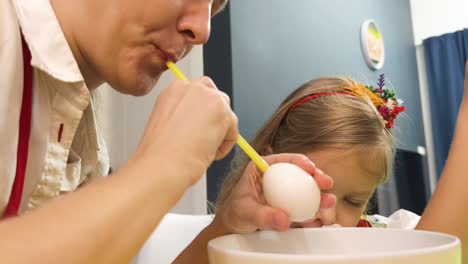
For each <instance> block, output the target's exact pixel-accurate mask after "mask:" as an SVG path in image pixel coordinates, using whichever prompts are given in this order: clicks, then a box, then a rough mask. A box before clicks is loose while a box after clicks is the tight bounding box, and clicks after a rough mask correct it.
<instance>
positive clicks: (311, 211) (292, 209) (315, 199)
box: [263, 163, 320, 222]
mask: <svg viewBox="0 0 468 264" xmlns="http://www.w3.org/2000/svg"><path fill="white" fill-rule="evenodd" d="M263 194H264V196H265V200H266V201H267V203H268V204H269V205H270V206H272V207H275V208H280V209H283V210H284V211H285V212H286V213H288V215H289V220H290V221H292V222H304V221H306V220H309V219H312V218H313V217H314V216H315V214H316V213H317V211H318V209H319V207H320V189H319V188H318V186H317V183H316V182H315V180H314V179H313V178H312V176H311V175H310V174H309V173H307V172H306V171H304V170H303V169H301V168H300V167H298V166H296V165H294V164H291V163H276V164H273V165H271V166H270V167H269V168H268V170H267V171H266V172H265V174H264V175H263Z"/></svg>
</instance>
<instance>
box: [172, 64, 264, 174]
mask: <svg viewBox="0 0 468 264" xmlns="http://www.w3.org/2000/svg"><path fill="white" fill-rule="evenodd" d="M166 66H167V67H168V68H169V70H171V71H172V73H174V75H175V76H176V77H177V78H178V79H181V80H188V78H187V76H185V75H184V73H182V72H181V71H180V69H179V68H178V67H177V65H175V64H174V63H173V62H172V61H168V62H166ZM237 145H238V146H239V147H240V148H241V149H242V150H243V151H244V152H245V154H247V156H249V158H250V159H251V160H252V161H253V162H254V163H255V164H256V165H257V167H258V168H259V169H260V170H261V171H262V172H265V171H266V170H267V169H268V163H266V161H265V160H264V159H262V157H261V156H260V155H259V154H258V153H257V152H256V151H255V149H253V148H252V146H250V144H249V143H248V142H247V140H245V139H244V138H243V137H242V136H241V135H240V134H239V137H238V138H237Z"/></svg>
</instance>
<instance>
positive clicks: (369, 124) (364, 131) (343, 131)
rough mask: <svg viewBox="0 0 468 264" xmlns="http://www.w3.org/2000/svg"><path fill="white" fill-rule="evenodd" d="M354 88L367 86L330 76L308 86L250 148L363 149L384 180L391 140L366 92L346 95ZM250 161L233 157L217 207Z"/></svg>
mask: <svg viewBox="0 0 468 264" xmlns="http://www.w3.org/2000/svg"><path fill="white" fill-rule="evenodd" d="M356 85H360V87H364V88H365V86H363V85H362V84H357V83H356V82H354V81H353V80H352V79H348V78H338V77H329V78H320V79H316V80H311V81H308V82H306V83H305V84H303V85H302V86H300V87H299V88H297V89H296V90H295V91H294V92H292V93H291V94H290V95H289V96H288V97H287V98H286V99H285V100H284V101H283V102H282V103H281V105H280V106H279V107H278V109H277V110H276V111H275V112H274V113H273V115H272V116H271V118H270V119H269V120H268V121H267V122H266V124H265V125H264V126H263V127H262V128H261V129H260V130H259V131H258V133H257V135H256V136H255V138H254V140H253V141H252V146H253V148H254V149H255V150H256V151H258V152H259V153H260V155H267V154H273V153H302V154H306V153H310V152H314V151H319V150H330V149H336V150H365V151H366V153H369V155H372V157H373V159H372V163H373V165H375V166H377V168H379V169H380V170H381V174H380V175H378V176H379V177H381V178H380V179H379V180H380V182H383V181H385V179H386V178H387V173H388V171H389V169H390V167H391V163H392V160H393V157H394V140H393V137H392V135H391V134H390V131H389V130H388V129H387V128H386V127H385V123H384V122H385V121H384V120H383V119H382V116H381V115H380V114H379V111H378V110H377V108H376V106H375V104H374V103H373V99H375V98H372V95H371V96H369V94H368V93H367V92H364V93H358V94H355V93H353V95H351V93H349V92H346V91H349V90H353V89H354V88H353V87H356ZM322 93H324V94H326V95H327V96H318V97H316V98H314V99H311V100H308V101H307V100H304V101H305V102H303V103H300V102H301V100H303V99H304V98H306V97H308V96H310V95H314V94H315V95H317V94H322ZM298 102H299V104H298ZM271 151H272V152H273V153H271ZM269 152H270V153H269ZM248 162H249V159H248V158H247V156H246V155H245V154H243V153H239V154H237V155H236V157H235V158H234V160H233V162H232V164H231V166H232V169H231V172H230V174H229V175H228V176H227V178H226V179H225V180H224V182H223V185H222V187H221V190H220V193H219V196H218V200H217V207H220V206H223V204H224V203H225V201H226V200H227V199H228V197H229V196H230V194H231V191H232V189H233V187H234V186H235V185H236V184H237V182H238V181H239V179H240V178H241V176H242V173H243V171H244V170H245V168H246V166H247V164H248ZM376 177H377V176H376Z"/></svg>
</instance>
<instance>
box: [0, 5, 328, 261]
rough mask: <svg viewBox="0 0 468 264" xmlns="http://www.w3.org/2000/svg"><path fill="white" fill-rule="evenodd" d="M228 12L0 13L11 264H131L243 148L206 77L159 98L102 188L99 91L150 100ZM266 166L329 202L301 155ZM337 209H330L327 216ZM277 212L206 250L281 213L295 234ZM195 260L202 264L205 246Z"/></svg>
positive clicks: (222, 225) (324, 182) (4, 210)
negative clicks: (165, 75) (293, 176)
mask: <svg viewBox="0 0 468 264" xmlns="http://www.w3.org/2000/svg"><path fill="white" fill-rule="evenodd" d="M224 4H225V1H223V0H215V1H211V0H197V1H193V0H178V1H165V0H156V1H151V2H148V1H143V0H138V1H134V0H119V1H111V0H101V1H95V0H80V1H74V2H73V5H71V4H70V2H69V1H64V0H51V1H48V0H36V1H27V0H2V1H0V20H1V21H0V27H1V28H0V64H1V65H2V70H3V69H5V70H4V71H2V78H0V86H1V87H2V90H1V93H2V94H1V95H0V98H1V99H0V100H2V101H1V104H0V105H1V106H2V108H0V124H1V127H2V137H1V140H2V142H1V143H2V144H1V146H0V148H1V150H0V151H1V154H3V155H2V157H5V158H7V159H6V160H2V161H1V162H0V169H1V171H0V175H1V178H0V212H1V215H3V216H4V217H5V218H7V220H4V221H2V222H0V256H1V258H2V263H13V262H14V263H33V262H37V260H38V259H39V260H40V262H43V263H128V262H129V260H130V259H131V258H132V256H133V255H135V254H136V252H137V250H138V248H139V247H140V246H141V245H142V244H143V242H144V241H145V240H146V238H147V237H148V236H149V234H150V233H151V232H152V230H153V229H154V228H155V227H156V225H157V224H158V222H159V220H160V219H161V217H162V216H163V215H164V214H165V213H166V212H167V211H168V210H169V209H170V208H171V207H172V206H173V205H174V204H175V202H176V201H177V200H178V199H179V198H180V197H181V195H182V194H183V192H184V191H185V190H186V189H187V188H188V187H189V186H191V185H192V184H193V183H195V182H196V181H197V180H198V179H199V177H201V175H203V173H204V171H205V170H206V169H207V167H208V166H209V165H210V164H211V162H212V161H213V160H215V159H219V158H222V157H224V156H225V155H226V153H228V152H229V150H230V149H231V148H232V147H233V145H234V143H235V141H236V138H237V135H238V132H237V118H236V116H235V115H234V113H233V112H232V110H231V109H230V107H229V98H227V96H226V95H224V94H223V93H221V92H219V91H218V90H217V89H216V86H215V85H214V84H213V82H212V81H211V80H210V79H209V78H206V77H203V78H200V79H198V80H195V81H176V82H173V83H172V84H171V85H170V86H169V87H168V88H166V89H165V90H164V91H163V92H162V93H161V95H160V96H159V98H158V100H157V102H156V104H155V107H154V110H153V113H152V115H151V117H150V120H149V121H148V124H147V127H146V130H145V133H144V135H143V137H142V139H141V142H140V145H139V146H138V148H137V150H136V151H135V153H134V154H133V155H132V156H131V157H130V159H129V161H128V162H127V163H126V164H124V165H123V166H122V168H121V169H120V170H119V171H117V172H116V173H115V174H113V176H112V177H109V178H106V179H103V178H102V176H104V175H105V174H106V173H107V169H108V162H107V155H106V151H105V147H104V144H103V143H102V137H101V136H100V133H99V130H98V129H97V127H96V125H95V122H94V111H93V107H92V100H91V96H90V93H91V92H92V91H93V90H95V89H96V88H97V87H98V86H99V85H100V84H101V83H103V82H107V83H109V84H110V85H111V86H112V87H113V88H114V89H116V90H117V91H119V92H121V93H125V94H131V95H144V94H146V93H148V92H149V91H150V90H151V88H152V87H153V86H154V85H155V84H156V82H157V81H158V79H159V76H160V75H161V73H162V72H163V71H164V70H166V67H165V60H166V58H170V59H171V60H173V61H177V60H178V59H180V58H182V57H183V56H185V55H186V54H187V53H188V52H189V51H190V49H191V47H192V46H193V45H198V44H203V43H205V42H206V41H207V39H208V37H209V33H210V30H209V29H210V18H211V16H212V15H214V14H215V13H216V12H218V11H219V10H221V9H222V7H223V6H224ZM23 73H24V74H23ZM268 160H269V161H270V162H278V161H286V162H287V161H290V162H294V163H296V164H298V165H300V166H302V167H304V168H305V169H307V170H308V171H309V172H310V173H311V174H314V176H315V177H316V178H317V181H318V182H319V185H320V187H322V189H325V188H329V187H331V185H332V182H331V179H330V178H328V177H327V176H325V175H323V174H320V173H317V172H316V171H315V167H314V166H313V164H312V163H311V162H310V161H309V160H308V159H307V158H305V157H304V156H301V155H280V156H273V157H270V158H269V159H268ZM253 173H257V172H256V171H246V175H247V174H248V175H250V174H253ZM91 182H94V183H93V184H89V186H86V187H84V188H82V189H80V190H79V191H77V192H75V193H70V194H67V195H64V196H63V197H60V198H56V197H57V196H59V195H60V194H64V193H67V192H72V191H75V190H76V189H77V188H78V187H79V186H83V185H84V184H88V183H91ZM328 197H329V199H328V204H327V199H324V203H323V204H324V205H325V206H327V205H328V206H332V204H333V198H331V197H332V196H328ZM243 204H244V205H246V206H248V207H249V208H252V207H253V208H255V206H257V207H258V206H261V205H260V204H259V203H258V202H256V201H250V200H249V201H246V202H244V203H243ZM36 207H39V208H38V209H35V210H31V209H33V208H36ZM269 209H270V211H269V212H268V213H266V214H264V215H258V214H253V213H254V211H252V214H245V215H238V214H233V217H232V219H231V220H233V221H237V222H226V221H221V222H217V223H216V224H213V225H212V226H211V227H210V228H209V229H208V230H207V231H206V232H204V233H203V235H205V237H203V236H201V237H200V238H199V239H198V240H197V241H200V244H206V241H205V238H206V237H213V236H216V235H218V234H220V233H226V232H232V231H234V230H235V229H236V227H238V226H242V225H245V224H248V225H254V226H261V225H262V224H263V225H264V226H265V227H273V226H271V223H273V220H272V219H274V217H275V216H276V215H278V214H279V215H280V217H282V218H281V219H282V220H283V221H287V216H286V215H285V214H284V213H283V212H280V211H278V210H275V209H273V208H269ZM29 210H31V211H30V212H28V211H29ZM226 212H227V213H229V209H226ZM18 214H19V215H21V216H20V217H15V216H16V215H18ZM284 225H287V224H284V223H283V226H280V228H284ZM186 254H192V255H197V256H200V257H201V258H203V257H204V256H205V255H206V253H205V250H203V248H202V247H201V248H189V249H188V250H187V251H186ZM188 262H190V261H188ZM190 263H193V261H192V262H190Z"/></svg>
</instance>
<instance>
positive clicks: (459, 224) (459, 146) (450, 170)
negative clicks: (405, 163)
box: [416, 64, 468, 263]
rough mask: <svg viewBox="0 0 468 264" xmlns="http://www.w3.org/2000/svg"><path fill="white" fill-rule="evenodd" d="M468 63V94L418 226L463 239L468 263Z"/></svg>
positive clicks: (467, 88) (467, 77) (467, 84)
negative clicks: (442, 165)
mask: <svg viewBox="0 0 468 264" xmlns="http://www.w3.org/2000/svg"><path fill="white" fill-rule="evenodd" d="M467 188H468V64H467V68H466V72H465V98H464V100H463V102H462V104H461V106H460V110H459V113H458V120H457V126H456V129H455V134H454V138H453V142H452V146H451V148H450V153H449V156H448V159H447V162H446V164H445V168H444V170H443V172H442V176H441V177H440V181H439V183H438V184H437V188H436V190H435V192H434V194H433V195H432V198H431V200H430V201H429V204H428V205H427V207H426V209H425V211H424V213H423V215H422V217H421V221H420V222H419V224H418V226H417V227H416V228H417V229H421V230H432V231H437V232H444V233H448V234H452V235H455V236H457V237H459V238H460V239H461V241H462V254H463V256H465V258H464V259H463V263H468V194H467Z"/></svg>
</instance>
